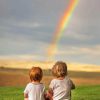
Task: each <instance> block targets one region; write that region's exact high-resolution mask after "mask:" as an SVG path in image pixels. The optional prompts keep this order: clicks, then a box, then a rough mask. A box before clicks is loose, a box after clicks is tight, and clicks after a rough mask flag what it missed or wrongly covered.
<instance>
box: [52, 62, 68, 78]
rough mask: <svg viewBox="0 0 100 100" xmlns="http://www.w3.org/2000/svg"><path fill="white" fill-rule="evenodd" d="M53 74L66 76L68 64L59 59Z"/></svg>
mask: <svg viewBox="0 0 100 100" xmlns="http://www.w3.org/2000/svg"><path fill="white" fill-rule="evenodd" d="M52 74H53V75H54V76H55V77H57V78H58V77H65V76H66V75H67V64H66V63H65V62H63V61H57V62H56V63H55V65H54V66H53V68H52Z"/></svg>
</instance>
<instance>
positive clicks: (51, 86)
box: [49, 80, 54, 90]
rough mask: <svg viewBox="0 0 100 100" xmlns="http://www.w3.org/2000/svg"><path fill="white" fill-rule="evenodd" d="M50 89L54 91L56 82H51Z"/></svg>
mask: <svg viewBox="0 0 100 100" xmlns="http://www.w3.org/2000/svg"><path fill="white" fill-rule="evenodd" d="M49 88H51V89H52V90H53V88H54V81H53V80H52V81H51V83H50V85H49Z"/></svg>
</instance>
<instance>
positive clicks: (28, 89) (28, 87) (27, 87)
mask: <svg viewBox="0 0 100 100" xmlns="http://www.w3.org/2000/svg"><path fill="white" fill-rule="evenodd" d="M30 89H31V86H30V84H27V86H26V88H25V90H24V93H25V94H28V93H29V91H30Z"/></svg>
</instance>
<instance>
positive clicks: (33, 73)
mask: <svg viewBox="0 0 100 100" xmlns="http://www.w3.org/2000/svg"><path fill="white" fill-rule="evenodd" d="M29 76H30V80H31V81H33V80H34V81H39V82H40V81H41V80H42V76H43V72H42V69H41V68H40V67H32V68H31V70H30V72H29Z"/></svg>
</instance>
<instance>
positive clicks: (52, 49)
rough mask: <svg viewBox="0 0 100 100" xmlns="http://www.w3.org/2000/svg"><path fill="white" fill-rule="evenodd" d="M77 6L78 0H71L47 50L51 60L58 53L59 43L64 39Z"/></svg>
mask: <svg viewBox="0 0 100 100" xmlns="http://www.w3.org/2000/svg"><path fill="white" fill-rule="evenodd" d="M77 4H78V0H69V5H68V7H67V9H66V10H65V12H64V15H63V17H62V18H61V20H60V21H59V23H58V26H57V28H56V30H55V32H54V36H53V40H52V42H51V44H50V46H49V49H48V50H47V54H48V57H49V58H50V59H52V58H53V56H54V55H55V54H56V52H57V46H58V42H59V40H60V38H61V37H62V35H63V33H64V30H65V29H66V28H67V27H68V24H69V21H70V20H71V16H72V14H73V11H74V9H75V8H76V6H77Z"/></svg>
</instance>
